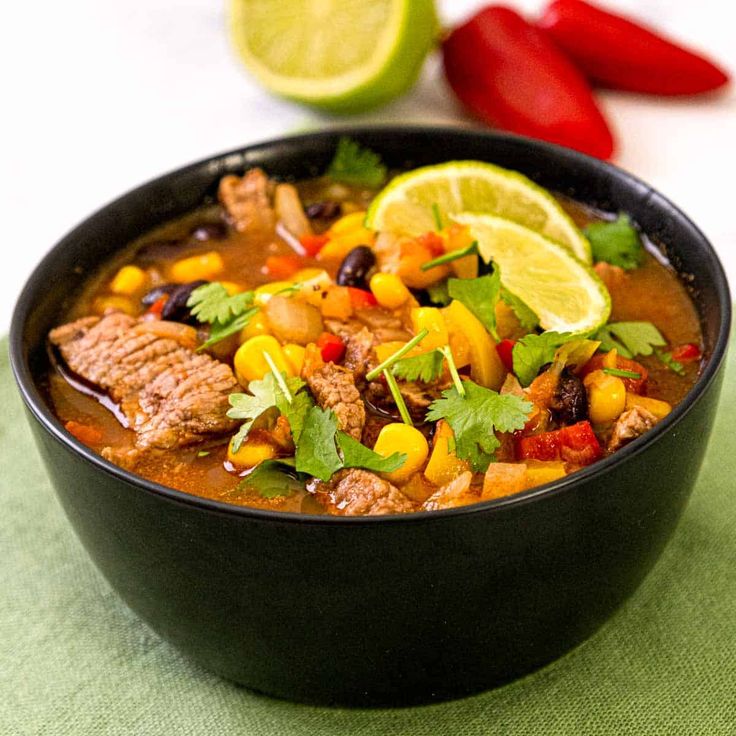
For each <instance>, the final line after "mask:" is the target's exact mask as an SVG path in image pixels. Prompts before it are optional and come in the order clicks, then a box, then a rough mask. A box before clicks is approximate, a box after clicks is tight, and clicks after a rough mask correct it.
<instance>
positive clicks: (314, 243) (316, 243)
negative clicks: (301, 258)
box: [299, 233, 330, 258]
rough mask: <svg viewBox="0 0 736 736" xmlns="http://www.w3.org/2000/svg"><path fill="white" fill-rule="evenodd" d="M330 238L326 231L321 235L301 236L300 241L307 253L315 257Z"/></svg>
mask: <svg viewBox="0 0 736 736" xmlns="http://www.w3.org/2000/svg"><path fill="white" fill-rule="evenodd" d="M329 239H330V236H329V235H325V234H324V233H323V234H321V235H302V236H301V238H299V242H300V243H301V244H302V248H304V253H305V255H308V256H309V257H310V258H314V257H315V256H316V255H317V254H318V253H319V252H320V251H321V250H322V248H323V247H324V245H325V244H326V243H327V241H328V240H329Z"/></svg>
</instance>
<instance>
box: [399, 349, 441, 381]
mask: <svg viewBox="0 0 736 736" xmlns="http://www.w3.org/2000/svg"><path fill="white" fill-rule="evenodd" d="M443 358H444V356H443V355H442V353H441V352H440V351H439V350H430V351H429V352H428V353H422V354H421V355H412V356H411V357H410V358H402V359H401V360H397V361H396V363H394V364H393V366H392V368H391V370H392V371H393V374H394V375H395V376H396V377H397V378H401V379H402V380H403V381H423V382H424V383H431V382H432V381H436V380H437V379H438V378H439V377H440V376H441V375H442V360H443Z"/></svg>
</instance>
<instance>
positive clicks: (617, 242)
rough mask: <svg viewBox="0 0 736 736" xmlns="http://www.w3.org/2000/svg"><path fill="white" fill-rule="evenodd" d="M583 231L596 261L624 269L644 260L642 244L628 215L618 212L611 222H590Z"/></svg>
mask: <svg viewBox="0 0 736 736" xmlns="http://www.w3.org/2000/svg"><path fill="white" fill-rule="evenodd" d="M584 232H585V235H586V237H587V238H588V240H589V241H590V246H591V248H592V249H593V259H594V260H595V261H596V262H598V261H605V262H606V263H610V264H611V265H612V266H618V267H619V268H623V269H625V270H626V271H630V270H631V269H634V268H638V267H639V266H641V265H642V263H643V262H644V256H645V251H644V246H643V245H642V244H641V238H640V237H639V233H638V232H637V231H636V228H635V227H634V226H633V225H632V224H631V220H630V219H629V216H628V215H624V214H620V215H619V216H618V218H617V219H615V220H614V221H613V222H594V223H591V224H590V225H588V227H587V228H585V230H584Z"/></svg>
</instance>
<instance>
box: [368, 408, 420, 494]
mask: <svg viewBox="0 0 736 736" xmlns="http://www.w3.org/2000/svg"><path fill="white" fill-rule="evenodd" d="M373 452H376V453H378V454H379V455H382V456H383V457H388V456H389V455H393V453H394V452H403V453H404V454H405V455H406V461H405V462H404V464H403V465H402V466H401V467H400V468H398V469H397V470H394V471H393V472H392V473H383V474H382V475H383V476H384V478H386V479H387V480H389V481H391V482H392V483H402V482H403V481H405V480H408V479H409V476H411V475H413V474H414V473H416V472H417V470H419V469H420V468H421V467H422V465H424V461H425V460H426V459H427V455H428V454H429V445H427V440H426V439H425V437H424V435H423V434H422V433H421V432H420V431H419V430H418V429H416V428H415V427H410V426H409V425H408V424H399V423H395V424H387V425H386V426H385V427H384V428H383V429H382V430H381V431H380V432H379V434H378V438H377V439H376V444H375V445H374V446H373Z"/></svg>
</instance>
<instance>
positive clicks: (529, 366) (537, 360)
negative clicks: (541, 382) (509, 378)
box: [511, 332, 575, 386]
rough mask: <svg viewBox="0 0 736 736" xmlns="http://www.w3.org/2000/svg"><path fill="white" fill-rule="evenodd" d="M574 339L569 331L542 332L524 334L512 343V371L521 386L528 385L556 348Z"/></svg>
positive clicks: (549, 360) (551, 358)
mask: <svg viewBox="0 0 736 736" xmlns="http://www.w3.org/2000/svg"><path fill="white" fill-rule="evenodd" d="M573 339H575V336H574V335H573V334H572V333H570V332H543V333H542V334H541V335H535V334H534V333H532V334H529V335H525V336H524V337H522V338H521V339H519V340H518V341H517V343H516V345H514V349H513V352H512V353H511V355H512V356H513V361H514V373H515V374H516V377H517V378H518V379H519V382H520V383H521V385H522V386H528V385H529V384H530V383H531V382H532V381H533V380H534V379H535V378H536V377H537V374H538V373H539V370H540V369H541V367H542V366H543V365H545V364H546V363H551V362H552V361H553V360H554V358H555V353H556V352H557V349H558V348H559V347H560V346H561V345H564V344H565V343H566V342H569V341H570V340H573Z"/></svg>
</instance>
